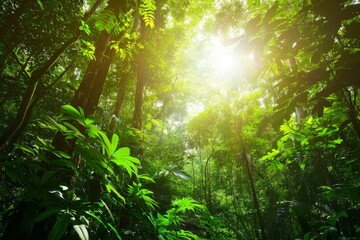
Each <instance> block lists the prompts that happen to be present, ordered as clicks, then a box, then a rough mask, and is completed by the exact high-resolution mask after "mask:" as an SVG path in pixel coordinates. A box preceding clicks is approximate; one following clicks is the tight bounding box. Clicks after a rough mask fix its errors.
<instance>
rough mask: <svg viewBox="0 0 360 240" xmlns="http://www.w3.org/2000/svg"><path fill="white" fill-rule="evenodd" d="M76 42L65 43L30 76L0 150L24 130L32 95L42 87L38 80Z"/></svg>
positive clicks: (72, 40) (1, 139) (0, 142)
mask: <svg viewBox="0 0 360 240" xmlns="http://www.w3.org/2000/svg"><path fill="white" fill-rule="evenodd" d="M76 40H77V37H76V38H75V37H73V38H72V39H70V40H69V41H67V42H66V43H65V44H64V45H63V46H62V47H60V48H59V49H58V50H57V51H56V52H55V53H54V54H53V55H52V56H51V58H50V59H49V60H48V61H47V62H46V63H45V64H44V65H43V66H42V67H41V68H38V69H37V70H35V71H34V72H33V73H32V74H31V78H30V79H29V83H28V87H27V89H26V91H25V94H24V96H23V99H22V101H21V103H20V106H19V108H18V110H17V113H16V116H15V119H14V120H13V121H12V123H11V124H9V125H8V127H7V128H6V129H5V131H4V133H3V134H2V136H1V137H0V149H4V148H6V146H7V145H8V143H10V142H14V140H15V136H20V134H18V133H17V132H18V131H21V129H24V127H23V126H22V125H23V124H24V123H25V121H24V119H25V118H27V115H28V114H31V111H29V110H30V109H32V108H30V105H31V104H32V101H33V98H34V93H35V92H36V90H37V87H38V85H41V86H42V84H43V82H42V81H41V80H40V78H41V77H42V76H44V74H45V73H46V72H47V70H48V69H49V68H50V67H51V66H52V65H53V64H54V63H55V61H56V60H57V59H58V57H59V56H60V54H61V53H62V52H64V51H65V50H66V49H67V48H68V47H70V46H71V45H72V44H73V43H74V42H75V41H76Z"/></svg>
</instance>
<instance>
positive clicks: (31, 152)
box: [14, 143, 35, 156]
mask: <svg viewBox="0 0 360 240" xmlns="http://www.w3.org/2000/svg"><path fill="white" fill-rule="evenodd" d="M14 146H15V147H16V148H17V149H20V150H23V151H24V152H27V153H30V154H31V155H33V156H35V151H34V150H33V149H31V148H29V147H28V146H26V145H24V144H20V143H15V144H14Z"/></svg>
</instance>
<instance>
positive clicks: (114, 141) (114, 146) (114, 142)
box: [110, 134, 119, 155]
mask: <svg viewBox="0 0 360 240" xmlns="http://www.w3.org/2000/svg"><path fill="white" fill-rule="evenodd" d="M118 144H119V136H118V135H117V134H113V135H112V138H111V154H110V155H112V154H113V153H114V152H115V151H116V149H117V146H118Z"/></svg>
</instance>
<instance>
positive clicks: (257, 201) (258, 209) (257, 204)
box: [242, 150, 266, 240]
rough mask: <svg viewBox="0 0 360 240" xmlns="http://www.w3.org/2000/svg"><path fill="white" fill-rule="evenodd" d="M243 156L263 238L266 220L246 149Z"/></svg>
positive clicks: (263, 237) (264, 237)
mask: <svg viewBox="0 0 360 240" xmlns="http://www.w3.org/2000/svg"><path fill="white" fill-rule="evenodd" d="M242 158H243V161H244V162H245V166H246V171H247V174H248V177H249V182H250V187H251V192H252V197H253V202H254V208H255V211H256V214H257V218H258V220H259V225H260V230H261V237H262V239H263V240H265V239H266V234H265V225H264V221H263V219H262V216H261V211H260V204H259V200H258V197H257V194H256V190H255V184H254V179H253V176H252V173H251V169H250V164H249V159H248V157H247V156H246V153H245V151H244V150H243V152H242Z"/></svg>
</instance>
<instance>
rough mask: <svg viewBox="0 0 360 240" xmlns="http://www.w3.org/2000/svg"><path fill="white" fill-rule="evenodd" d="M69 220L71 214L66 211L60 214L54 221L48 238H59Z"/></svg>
mask: <svg viewBox="0 0 360 240" xmlns="http://www.w3.org/2000/svg"><path fill="white" fill-rule="evenodd" d="M70 220H71V215H70V214H68V213H64V214H62V215H61V216H60V217H59V218H58V220H57V221H56V222H55V224H54V226H53V228H52V230H51V232H50V235H49V240H59V239H60V238H61V237H62V236H63V235H64V233H65V231H66V229H67V227H68V225H69V223H70Z"/></svg>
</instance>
